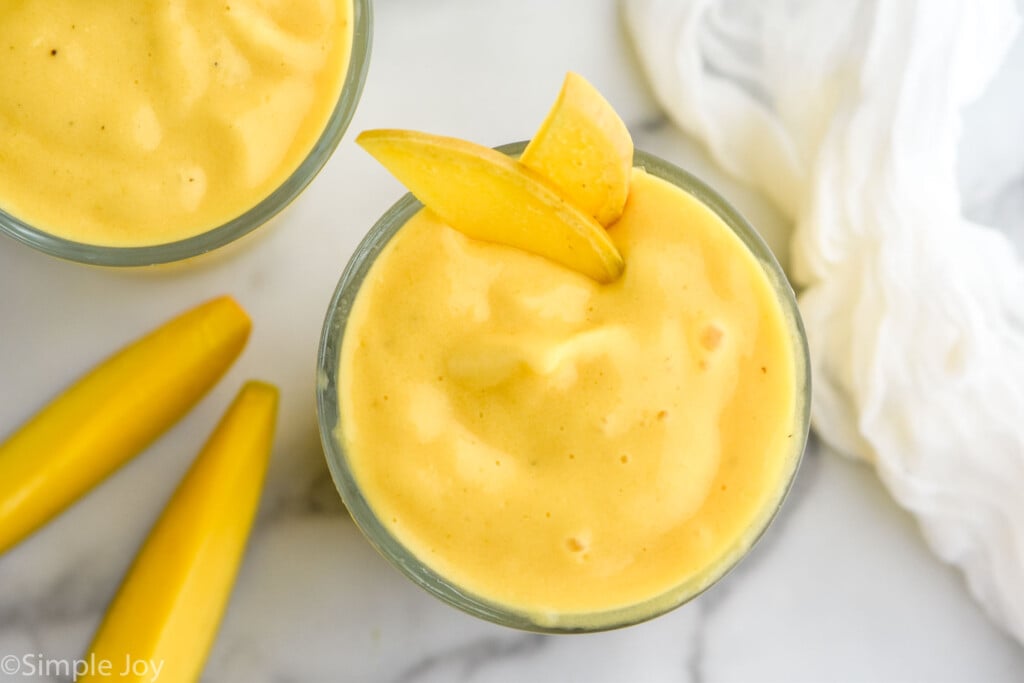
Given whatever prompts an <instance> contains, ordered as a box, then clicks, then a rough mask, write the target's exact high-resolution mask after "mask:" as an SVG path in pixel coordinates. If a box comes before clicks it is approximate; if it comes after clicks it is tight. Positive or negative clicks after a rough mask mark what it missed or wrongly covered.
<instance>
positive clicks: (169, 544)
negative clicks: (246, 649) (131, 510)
mask: <svg viewBox="0 0 1024 683" xmlns="http://www.w3.org/2000/svg"><path fill="white" fill-rule="evenodd" d="M277 403H278V392H277V389H276V388H274V387H273V386H270V385H269V384H264V383H262V382H249V383H247V384H246V385H245V386H244V387H243V388H242V390H241V392H239V394H238V397H237V398H236V399H235V401H234V403H233V404H232V405H231V407H230V408H229V409H228V411H227V413H225V415H224V417H223V419H222V420H221V422H220V424H219V425H217V428H216V430H215V431H214V432H213V435H212V436H211V437H210V439H209V441H207V443H206V445H205V446H204V447H203V450H202V452H201V453H200V454H199V456H198V457H197V458H196V461H195V463H193V465H192V468H191V469H190V470H189V472H188V474H187V475H185V478H184V479H183V480H182V482H181V485H180V486H179V487H178V490H177V491H176V492H175V494H174V496H173V497H172V498H171V500H170V502H169V503H168V504H167V507H166V508H165V509H164V511H163V514H162V515H161V516H160V519H159V520H158V521H157V523H156V525H155V526H154V527H153V530H152V532H151V533H150V535H149V538H148V539H146V543H145V545H143V547H142V549H141V550H140V551H139V554H138V556H136V558H135V563H134V564H133V565H132V568H131V569H130V570H129V572H128V575H127V577H126V578H125V580H124V583H123V584H122V585H121V588H120V590H119V591H118V593H117V595H116V596H115V598H114V601H113V602H112V603H111V605H110V608H109V609H108V611H107V614H106V616H105V617H104V619H103V622H102V623H101V624H100V627H99V630H98V631H97V632H96V636H95V638H94V640H93V643H92V646H91V647H90V649H89V652H88V653H87V654H86V656H85V657H84V659H85V661H95V662H104V661H107V662H114V663H115V666H118V667H121V669H122V670H123V669H124V668H127V667H125V665H124V663H125V662H135V663H137V664H138V666H137V667H136V668H137V670H138V671H137V672H136V675H133V676H130V677H123V678H118V680H127V681H139V682H141V681H152V680H161V681H197V680H199V676H200V674H201V673H202V670H203V666H204V664H205V662H206V657H207V654H208V653H209V650H210V647H211V646H212V645H213V641H214V639H215V637H216V633H217V628H218V626H219V625H220V621H221V617H222V616H223V613H224V609H225V607H226V605H227V602H228V597H229V596H230V593H231V588H232V586H233V585H234V582H235V576H236V574H237V573H238V568H239V565H240V564H241V560H242V555H243V552H244V550H245V545H246V540H247V538H248V536H249V530H250V528H251V527H252V522H253V518H254V517H255V514H256V509H257V507H258V505H259V499H260V492H261V490H262V488H263V480H264V476H265V474H266V469H267V460H268V459H269V455H270V451H271V444H272V443H273V439H274V423H275V420H276V417H277ZM157 672H158V673H159V675H158V677H157V678H154V677H153V675H154V673H157ZM119 673H120V672H118V674H119ZM109 678H110V677H109V676H103V675H100V674H99V672H94V673H92V674H91V675H88V676H85V677H84V678H80V679H79V681H82V682H85V681H106V680H109Z"/></svg>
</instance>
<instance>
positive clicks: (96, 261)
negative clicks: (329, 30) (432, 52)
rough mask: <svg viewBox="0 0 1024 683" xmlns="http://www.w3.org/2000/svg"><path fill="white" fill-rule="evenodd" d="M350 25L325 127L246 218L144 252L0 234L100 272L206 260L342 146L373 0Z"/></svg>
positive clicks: (361, 75)
mask: <svg viewBox="0 0 1024 683" xmlns="http://www.w3.org/2000/svg"><path fill="white" fill-rule="evenodd" d="M352 19H353V26H352V51H351V53H350V56H349V63H348V71H347V72H346V74H345V80H344V82H343V84H342V88H341V94H340V95H339V97H338V101H337V103H336V104H335V105H334V111H333V112H332V113H331V117H330V119H328V121H327V126H326V127H325V128H324V130H323V132H322V133H321V134H320V137H319V139H318V140H317V141H316V144H315V145H313V148H312V149H311V150H310V151H309V154H308V155H306V158H305V159H304V160H303V162H302V163H301V164H299V167H298V168H296V169H295V171H294V172H293V173H292V174H291V175H290V176H289V177H288V178H287V179H286V180H285V181H284V182H283V183H282V184H281V185H280V186H278V188H277V189H276V190H274V191H273V192H272V193H270V194H269V195H268V196H266V197H265V198H264V199H263V200H262V201H260V203H258V204H256V205H255V206H254V207H252V208H251V209H249V210H248V211H246V212H245V213H243V214H241V215H240V216H238V217H236V218H233V219H231V220H230V221H228V222H227V223H224V224H223V225H220V226H218V227H216V228H213V229H212V230H208V231H206V232H204V233H202V234H199V235H195V236H193V237H189V238H186V239H183V240H178V241H176V242H167V243H164V244H154V245H149V246H143V247H109V246H101V245H95V244H87V243H84V242H75V241H73V240H68V239H64V238H62V237H57V236H55V235H51V234H50V233H48V232H45V231H44V230H40V229H39V228H36V227H34V226H32V225H30V224H28V223H26V222H24V221H22V220H20V219H18V218H16V217H14V216H12V215H10V214H8V213H6V212H4V211H2V210H0V232H5V233H7V234H9V235H10V236H12V237H14V238H15V239H17V240H19V241H21V242H24V243H25V244H27V245H29V246H30V247H34V248H36V249H38V250H39V251H42V252H45V253H47V254H51V255H53V256H58V257H60V258H64V259H68V260H71V261H79V262H81V263H89V264H92V265H99V266H148V265H154V264H158V263H169V262H171V261H180V260H182V259H187V258H190V257H193V256H198V255H200V254H205V253H206V252H209V251H212V250H214V249H217V248H218V247H222V246H224V245H226V244H228V243H229V242H233V241H234V240H237V239H238V238H239V237H242V236H243V235H246V234H248V233H249V232H252V231H253V230H255V229H256V228H258V227H260V226H261V225H263V224H264V223H266V222H267V221H269V220H270V219H271V218H273V217H274V216H275V215H277V214H278V213H279V212H280V211H281V210H282V209H284V208H285V207H286V206H288V204H290V203H291V202H292V200H294V199H295V198H296V197H297V196H299V194H300V193H301V192H302V191H303V190H304V189H305V188H306V186H307V185H309V183H310V182H311V181H312V180H313V178H315V177H316V175H317V173H319V172H320V169H322V168H323V166H324V164H326V163H327V160H328V159H329V158H330V156H331V154H332V153H333V152H334V150H335V148H336V147H337V146H338V143H339V142H341V138H342V136H343V135H344V134H345V130H346V129H347V128H348V124H349V122H350V121H351V120H352V115H353V114H354V113H355V110H356V105H357V104H358V103H359V96H360V95H361V94H362V90H363V82H364V81H365V79H366V71H367V67H368V66H369V63H370V45H371V38H372V28H373V11H372V6H371V0H352Z"/></svg>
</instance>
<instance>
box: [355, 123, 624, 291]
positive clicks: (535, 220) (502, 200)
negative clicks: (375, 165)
mask: <svg viewBox="0 0 1024 683" xmlns="http://www.w3.org/2000/svg"><path fill="white" fill-rule="evenodd" d="M356 142H358V143H359V144H360V145H361V146H362V147H363V148H364V149H365V150H366V151H367V152H369V153H370V154H371V155H372V156H373V157H374V158H376V159H377V161H379V162H380V163H381V164H383V165H384V167H385V168H387V169H388V170H389V171H390V172H391V174H392V175H394V176H395V177H396V178H398V180H400V181H401V182H402V184H404V185H405V186H406V187H407V188H409V191H410V192H412V194H413V195H415V196H416V198H417V199H419V200H420V201H421V202H423V204H424V205H425V206H426V207H427V208H429V209H430V210H431V211H433V212H434V213H436V214H437V215H438V216H439V217H440V218H441V220H443V221H444V222H445V223H447V224H448V225H450V226H451V227H453V228H455V229H456V230H458V231H460V232H462V233H464V234H466V235H468V236H469V237H472V238H475V239H479V240H484V241H488V242H496V243H499V244H504V245H507V246H511V247H516V248H519V249H522V250H524V251H528V252H531V253H533V254H536V255H539V256H543V257H545V258H548V259H550V260H552V261H554V262H556V263H559V264H561V265H563V266H566V267H567V268H570V269H572V270H575V271H577V272H579V273H582V274H584V275H586V276H588V277H590V278H592V279H594V280H597V281H598V282H611V281H613V280H615V279H616V278H617V277H618V276H619V275H620V274H621V273H622V269H623V267H624V266H623V261H622V256H621V255H620V254H619V251H618V249H616V247H615V244H614V243H613V242H612V240H611V238H610V237H609V236H608V233H607V232H606V231H605V230H604V228H603V227H602V226H601V224H600V223H598V222H597V221H596V220H595V219H594V218H593V217H591V216H589V215H587V214H586V213H585V212H583V211H582V210H580V209H579V208H578V207H577V206H575V205H574V204H573V203H572V202H570V201H567V200H566V198H565V197H563V196H562V195H561V194H560V193H559V192H558V190H557V189H556V188H555V187H554V186H553V185H551V184H550V183H549V181H548V180H546V179H545V178H543V177H542V176H541V175H540V174H538V173H536V172H535V171H533V170H531V169H530V168H528V167H526V166H525V165H523V164H522V163H520V162H519V161H516V160H515V159H512V158H510V157H508V156H506V155H504V154H502V153H500V152H497V151H495V150H492V149H490V148H488V147H484V146H482V145H477V144H474V143H472V142H467V141H465V140H459V139H455V138H448V137H442V136H439V135H431V134H429V133H421V132H417V131H409V130H370V131H364V132H363V133H362V134H360V135H359V137H358V138H356Z"/></svg>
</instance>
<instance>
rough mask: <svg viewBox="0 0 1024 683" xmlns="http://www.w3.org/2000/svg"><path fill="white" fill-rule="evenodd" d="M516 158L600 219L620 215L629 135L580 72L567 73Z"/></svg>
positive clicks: (606, 221)
mask: <svg viewBox="0 0 1024 683" xmlns="http://www.w3.org/2000/svg"><path fill="white" fill-rule="evenodd" d="M520 161H522V162H523V164H524V165H525V166H526V167H527V168H531V169H533V170H534V171H536V172H537V173H539V174H540V175H542V176H543V177H545V178H547V179H548V180H549V181H551V183H552V184H554V185H555V187H557V188H558V189H559V191H560V192H561V193H562V196H563V197H565V198H566V199H567V200H568V201H570V202H571V203H573V204H575V205H576V206H577V207H579V208H580V209H581V210H582V211H583V212H584V213H587V214H589V215H591V216H593V217H594V218H595V219H596V220H597V222H598V223H600V224H601V225H603V226H605V227H607V226H609V225H611V224H612V223H614V222H615V221H617V220H618V219H619V216H621V215H622V210H623V208H625V206H626V197H627V196H629V179H630V176H631V174H632V172H633V139H632V138H631V137H630V135H629V130H628V129H627V128H626V124H625V123H623V122H622V119H621V118H619V115H618V114H617V113H616V112H615V110H614V109H612V106H611V105H610V104H608V100H606V99H605V98H604V97H602V96H601V93H599V92H598V91H597V89H596V88H594V86H592V85H591V84H590V83H589V82H588V81H587V80H586V79H585V78H583V77H582V76H580V75H579V74H576V73H572V72H570V73H569V74H568V75H566V77H565V82H564V83H563V85H562V91H561V92H560V93H559V95H558V99H557V100H556V101H555V104H554V106H553V107H552V108H551V111H550V112H549V113H548V116H547V118H546V119H545V120H544V123H543V124H542V125H541V127H540V130H539V131H537V134H536V135H534V137H533V140H531V141H530V144H529V145H527V146H526V149H525V150H523V155H522V157H520Z"/></svg>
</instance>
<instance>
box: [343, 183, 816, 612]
mask: <svg viewBox="0 0 1024 683" xmlns="http://www.w3.org/2000/svg"><path fill="white" fill-rule="evenodd" d="M608 233H609V234H610V236H611V238H612V240H613V241H614V243H615V245H616V247H617V248H618V250H619V251H620V253H621V254H622V257H623V259H624V261H625V264H626V265H625V271H624V273H623V274H622V276H621V277H619V278H618V279H617V280H615V281H614V282H612V283H610V284H603V285H602V284H598V283H597V282H595V281H594V280H591V279H589V278H587V277H585V276H583V275H581V274H579V273H577V272H574V271H572V270H570V269H568V268H565V267H563V266H560V265H557V264H555V263H553V262H552V261H549V260H547V259H545V258H541V257H538V256H535V255H532V254H530V253H527V252H526V251H522V250H519V249H516V248H512V247H507V246H502V245H498V244H493V243H488V242H482V241H477V240H474V239H471V238H468V237H466V236H464V235H463V234H462V233H460V232H457V231H455V230H454V229H452V228H450V227H448V226H447V225H445V224H443V223H441V222H440V220H439V219H438V218H436V216H435V215H434V214H433V213H431V212H429V211H427V210H424V211H421V212H420V213H418V214H417V215H416V216H415V217H414V218H412V219H411V220H409V221H408V222H407V223H406V224H405V225H404V226H403V227H402V228H401V229H400V230H399V232H398V233H397V234H396V235H395V236H394V238H393V239H392V240H391V241H390V242H389V243H388V245H387V246H386V247H385V249H384V250H383V252H382V253H381V254H380V255H379V256H378V257H377V259H376V261H375V263H374V265H373V266H372V268H371V270H370V271H369V274H368V275H367V277H366V279H365V281H364V282H363V284H362V286H361V288H360V291H359V293H358V295H357V297H356V299H355V302H354V304H353V307H352V310H351V313H350V315H349V318H348V322H347V325H346V328H345V334H344V341H343V345H342V349H341V357H340V366H339V367H340V370H339V373H338V385H339V405H340V424H341V434H340V438H341V443H342V445H343V447H344V451H345V453H346V456H347V459H348V463H349V466H350V468H351V472H352V475H353V477H354V479H355V482H356V484H357V485H358V486H359V488H360V490H361V492H362V494H363V496H364V497H365V498H366V500H367V502H368V504H369V506H370V508H371V509H372V511H373V512H374V514H375V516H376V517H377V518H378V519H379V520H380V521H381V522H382V523H383V525H384V526H385V527H386V528H387V530H388V531H389V532H390V533H391V534H392V535H393V536H394V537H395V538H396V539H397V540H398V541H399V542H401V543H402V544H403V545H405V546H406V547H407V548H408V549H409V550H411V552H412V553H413V554H414V555H415V556H416V557H417V558H418V559H419V560H420V561H422V562H423V563H425V564H426V565H427V566H429V567H430V568H432V569H433V570H434V571H435V572H437V573H438V574H439V575H441V576H442V577H444V578H445V579H446V580H447V581H449V582H450V583H452V584H454V585H456V586H457V587H459V588H460V589H461V590H465V591H468V592H470V593H472V594H474V595H476V596H478V597H479V598H482V599H484V600H486V601H490V602H492V603H496V604H498V605H501V606H503V607H505V608H507V609H510V610H512V611H514V612H516V613H520V614H523V615H527V616H528V617H529V618H530V619H532V620H533V621H534V622H535V623H538V624H547V625H556V624H559V623H562V622H564V621H565V620H566V616H567V615H568V616H569V617H570V621H572V623H574V624H577V625H579V624H581V623H582V624H584V626H585V623H586V621H585V616H586V615H588V614H595V613H600V612H607V611H610V610H624V609H625V610H628V609H629V608H631V607H635V608H636V609H638V610H641V611H642V612H641V613H637V614H635V615H633V616H632V617H631V618H632V619H633V620H637V619H642V618H645V616H651V615H652V614H655V613H658V612H659V611H663V609H664V608H666V607H667V606H672V605H667V606H659V604H658V600H659V599H660V598H662V597H664V599H665V600H670V601H673V604H675V603H678V602H679V601H680V600H681V599H682V598H683V597H685V595H687V594H693V593H696V592H698V591H700V590H701V589H702V588H704V587H705V586H706V585H707V584H708V583H710V582H712V581H713V580H714V579H716V578H717V577H718V576H719V575H720V573H721V572H722V571H723V570H724V569H725V568H727V566H729V565H730V564H731V563H732V561H734V560H735V559H736V557H737V556H738V555H740V554H742V553H743V552H744V551H745V550H746V549H747V548H748V547H749V545H750V544H751V543H753V541H754V540H755V537H756V535H757V534H758V533H759V532H760V530H761V529H762V528H763V526H764V524H765V523H766V522H767V519H768V518H769V517H770V516H771V514H772V513H773V512H774V510H775V508H776V507H777V505H778V503H779V501H780V499H781V497H782V495H783V493H784V490H785V488H786V486H787V484H788V481H789V479H790V478H791V475H792V472H793V470H794V467H795V465H796V462H797V460H798V458H799V454H800V451H801V450H802V444H803V437H804V434H803V433H794V432H795V431H798V422H799V418H798V416H799V415H800V414H802V411H803V403H802V402H803V400H804V396H803V395H802V392H803V380H802V379H801V376H800V372H802V370H801V369H800V368H801V367H802V366H798V359H797V358H796V351H795V349H796V348H797V345H796V343H795V342H794V339H795V338H796V336H797V334H798V333H797V332H796V323H795V321H793V320H792V319H790V318H789V317H788V316H787V313H786V311H785V310H784V308H783V306H782V304H781V303H780V300H779V298H778V296H779V295H778V294H777V292H776V289H775V285H776V284H777V283H774V282H773V281H772V280H771V279H770V278H769V276H768V275H767V274H766V272H765V270H764V269H763V268H762V266H761V265H760V263H759V262H758V261H757V259H756V258H755V256H754V255H753V254H752V253H751V252H750V251H748V249H747V248H746V247H745V246H744V244H743V243H742V242H741V241H740V239H739V238H738V237H737V236H736V235H735V234H734V233H733V232H732V231H731V230H730V229H729V227H728V226H727V225H726V224H725V223H724V222H723V221H722V219H721V218H720V217H719V216H718V215H717V214H716V213H715V212H714V211H712V210H711V209H710V208H708V207H707V206H705V205H704V204H703V203H701V202H700V201H699V200H698V199H696V198H695V197H693V196H691V195H690V194H688V193H686V192H684V191H683V190H681V189H679V188H677V187H675V186H674V185H672V184H670V183H668V182H666V181H664V180H662V179H659V178H657V177H655V176H653V175H649V174H648V173H646V172H645V171H643V170H640V169H634V170H633V174H632V179H631V182H630V190H629V196H628V201H627V202H626V205H625V210H624V212H623V214H622V216H621V218H620V219H619V220H618V221H617V222H615V223H614V224H613V225H611V227H610V228H609V229H608ZM680 591H682V593H680ZM670 594H671V595H670Z"/></svg>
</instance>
